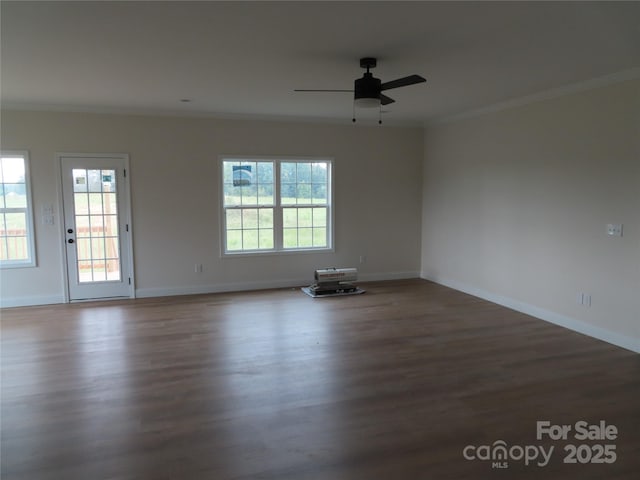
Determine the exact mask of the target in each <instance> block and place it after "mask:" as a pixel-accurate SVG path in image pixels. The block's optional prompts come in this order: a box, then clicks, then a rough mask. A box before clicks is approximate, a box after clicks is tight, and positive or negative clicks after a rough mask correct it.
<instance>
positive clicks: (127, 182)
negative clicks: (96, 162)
mask: <svg viewBox="0 0 640 480" xmlns="http://www.w3.org/2000/svg"><path fill="white" fill-rule="evenodd" d="M55 158H56V162H55V163H56V165H55V170H56V176H57V178H58V182H57V184H58V187H57V189H58V212H59V215H58V231H59V236H58V238H61V239H64V238H65V219H64V198H63V181H64V179H63V177H62V159H63V158H81V159H92V158H96V159H101V158H116V159H118V160H122V161H124V165H125V176H124V192H123V193H124V196H125V198H126V208H125V209H124V215H125V216H126V219H125V220H126V223H127V224H128V225H129V231H128V234H129V241H128V242H127V252H128V258H129V260H128V265H127V267H128V268H129V272H130V278H131V283H130V284H129V298H135V297H136V283H135V271H134V268H133V266H134V263H135V262H134V261H133V222H132V216H131V211H132V210H131V169H130V168H129V154H128V153H66V152H56V154H55ZM60 248H61V249H62V256H61V260H62V285H63V288H64V303H71V302H72V300H71V298H70V297H71V295H70V293H69V274H68V272H67V265H68V264H69V263H68V258H67V244H66V242H65V241H62V242H61V243H60ZM123 298H126V297H116V298H113V300H117V299H120V300H122V299H123ZM105 300H110V298H100V299H90V300H73V302H74V303H75V302H83V301H105Z"/></svg>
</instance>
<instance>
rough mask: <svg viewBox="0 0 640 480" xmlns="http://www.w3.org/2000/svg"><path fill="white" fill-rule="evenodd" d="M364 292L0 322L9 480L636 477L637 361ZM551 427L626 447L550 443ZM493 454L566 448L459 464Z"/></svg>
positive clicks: (169, 304) (519, 325)
mask: <svg viewBox="0 0 640 480" xmlns="http://www.w3.org/2000/svg"><path fill="white" fill-rule="evenodd" d="M363 286H365V288H366V289H367V293H366V294H364V295H358V296H351V297H339V298H324V299H311V298H309V297H308V296H306V295H304V294H302V293H301V292H300V291H299V290H294V289H285V290H274V291H262V292H251V293H235V294H218V295H199V296H187V297H173V298H159V299H140V300H127V301H117V302H101V303H92V304H89V303H87V304H75V305H57V306H47V307H37V308H18V309H9V310H4V311H3V312H2V452H1V453H2V458H1V461H2V471H1V473H2V479H3V480H13V479H25V480H26V479H28V480H40V479H64V480H75V479H78V480H100V479H105V480H106V479H111V480H115V479H134V478H136V479H153V480H156V479H181V480H182V479H216V480H227V479H237V480H249V479H269V480H308V479H320V480H377V479H384V480H386V479H389V480H395V479H411V480H414V479H448V478H451V479H467V478H468V479H493V478H496V479H505V478H509V479H512V478H518V479H519V478H524V479H529V478H542V479H563V480H566V479H637V478H639V477H638V472H640V356H639V355H637V354H634V353H632V352H629V351H626V350H623V349H620V348H617V347H614V346H611V345H608V344H606V343H603V342H600V341H598V340H594V339H592V338H588V337H585V336H582V335H579V334H577V333H573V332H570V331H567V330H564V329H562V328H560V327H556V326H554V325H551V324H548V323H545V322H543V321H540V320H536V319H533V318H531V317H528V316H526V315H523V314H520V313H516V312H513V311H511V310H508V309H505V308H502V307H499V306H497V305H494V304H491V303H488V302H485V301H482V300H479V299H477V298H474V297H471V296H468V295H464V294H462V293H459V292H456V291H453V290H450V289H447V288H445V287H442V286H439V285H436V284H433V283H430V282H427V281H422V280H410V281H398V282H381V283H371V284H366V285H364V284H363ZM543 420H549V421H551V423H553V424H568V425H575V423H576V422H578V421H581V420H585V421H587V422H589V424H595V423H598V422H599V421H601V420H604V421H605V422H606V423H607V424H612V425H615V426H616V427H617V429H618V431H619V434H618V437H617V438H616V439H615V440H613V441H611V440H592V441H578V440H575V439H574V438H573V433H572V434H570V436H569V438H568V440H567V441H561V440H558V441H553V440H549V439H548V438H545V439H543V440H537V439H536V422H537V421H543ZM498 440H503V441H504V442H506V444H507V448H509V449H511V448H512V447H517V446H520V447H522V448H525V447H526V446H542V447H543V448H545V451H548V449H549V448H550V447H552V446H553V447H554V451H553V453H552V456H551V460H550V461H549V464H548V465H547V466H538V465H537V464H536V461H541V458H542V457H539V458H538V459H537V460H536V461H534V462H532V464H530V465H528V466H526V465H525V464H524V459H520V460H517V459H513V458H511V459H509V460H508V468H506V469H498V468H492V462H491V461H490V460H487V461H482V460H467V459H465V458H464V456H463V450H464V449H465V447H466V446H468V445H472V446H476V447H479V446H482V445H490V446H493V444H494V442H496V441H498ZM567 444H575V445H576V446H578V445H580V444H586V445H587V447H585V448H587V449H588V451H587V452H586V453H585V451H584V448H583V451H582V455H583V456H582V457H581V458H583V459H584V458H586V457H585V455H587V454H590V453H592V451H593V450H594V448H596V447H595V445H599V444H602V445H605V444H613V445H615V453H616V456H617V458H616V461H615V462H614V463H610V464H606V463H595V464H592V463H588V464H581V463H576V464H565V463H563V459H564V458H565V456H566V455H567V452H566V451H565V450H564V449H565V446H566V445H567ZM513 453H514V455H515V456H516V457H517V456H518V455H517V453H518V450H517V448H516V449H515V450H513ZM596 453H597V452H596Z"/></svg>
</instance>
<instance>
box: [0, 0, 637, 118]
mask: <svg viewBox="0 0 640 480" xmlns="http://www.w3.org/2000/svg"><path fill="white" fill-rule="evenodd" d="M1 9H2V10H1V14H2V30H1V40H2V52H1V53H2V57H1V60H2V78H1V80H2V83H1V88H2V101H3V105H4V107H18V108H39V107H46V108H55V109H69V110H96V111H124V112H138V113H140V112H143V113H178V114H189V115H191V114H193V115H221V116H240V117H242V116H250V117H258V118H283V117H285V118H286V117H289V118H304V119H319V120H332V121H333V120H336V119H337V120H339V121H344V122H350V120H351V116H352V110H353V101H352V95H351V94H349V93H295V92H294V91H293V90H294V89H295V88H327V89H349V88H352V87H353V80H354V79H355V78H357V77H360V76H361V75H362V73H363V70H362V69H361V68H360V67H359V62H358V60H359V58H360V57H363V56H374V57H377V58H378V67H377V68H376V69H375V70H374V71H373V73H374V75H375V76H377V77H379V78H381V79H382V81H383V82H384V81H389V80H392V79H395V78H398V77H403V76H406V75H410V74H419V75H422V76H424V77H426V78H427V83H423V84H419V85H413V86H410V87H406V88H400V89H397V90H389V91H387V92H385V93H387V94H388V95H389V96H391V97H392V98H394V99H395V100H396V103H394V104H392V105H389V106H388V107H385V108H386V110H388V112H387V113H385V114H384V119H385V123H405V124H406V123H416V124H421V123H423V122H428V121H433V120H437V119H442V118H446V117H450V116H454V115H459V114H461V113H463V112H467V111H471V110H476V109H482V108H485V107H488V106H490V105H494V104H496V103H501V102H505V101H509V100H511V99H517V98H520V97H524V96H529V95H535V94H538V93H540V92H544V91H548V90H550V89H556V88H559V87H564V86H567V85H571V84H575V83H579V82H584V81H587V80H590V79H594V78H598V77H603V76H608V75H612V74H618V73H620V72H625V71H629V70H632V69H637V68H638V67H639V66H640V2H620V3H618V2H566V3H565V2H533V3H529V2H495V3H494V2H472V3H468V2H397V1H395V2H371V1H368V2H367V1H361V2H237V1H236V2H184V1H174V2H153V1H152V2H42V3H40V2H10V1H2V2H1ZM632 71H633V70H632ZM184 98H186V99H190V100H191V101H190V102H189V103H184V102H181V101H180V100H181V99H184ZM376 115H377V113H376V112H371V111H370V110H369V111H365V110H358V112H357V116H358V118H359V119H361V120H363V121H365V122H366V121H368V120H367V119H369V118H373V117H375V116H376Z"/></svg>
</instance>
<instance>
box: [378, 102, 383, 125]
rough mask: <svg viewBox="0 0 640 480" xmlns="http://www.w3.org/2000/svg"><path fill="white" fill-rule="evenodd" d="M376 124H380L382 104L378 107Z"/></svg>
mask: <svg viewBox="0 0 640 480" xmlns="http://www.w3.org/2000/svg"><path fill="white" fill-rule="evenodd" d="M378 125H382V104H380V107H379V109H378Z"/></svg>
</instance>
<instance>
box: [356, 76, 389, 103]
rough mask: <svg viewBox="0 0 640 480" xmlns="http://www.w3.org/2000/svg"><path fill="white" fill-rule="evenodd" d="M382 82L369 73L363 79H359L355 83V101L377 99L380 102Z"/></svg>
mask: <svg viewBox="0 0 640 480" xmlns="http://www.w3.org/2000/svg"><path fill="white" fill-rule="evenodd" d="M381 85H382V82H381V81H380V79H379V78H375V77H374V76H373V75H372V74H371V73H369V72H367V73H365V74H364V76H363V77H362V78H358V79H357V80H356V81H355V83H354V88H353V90H354V99H355V100H356V101H357V100H359V99H365V98H368V99H376V100H378V101H379V100H380V88H381Z"/></svg>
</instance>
